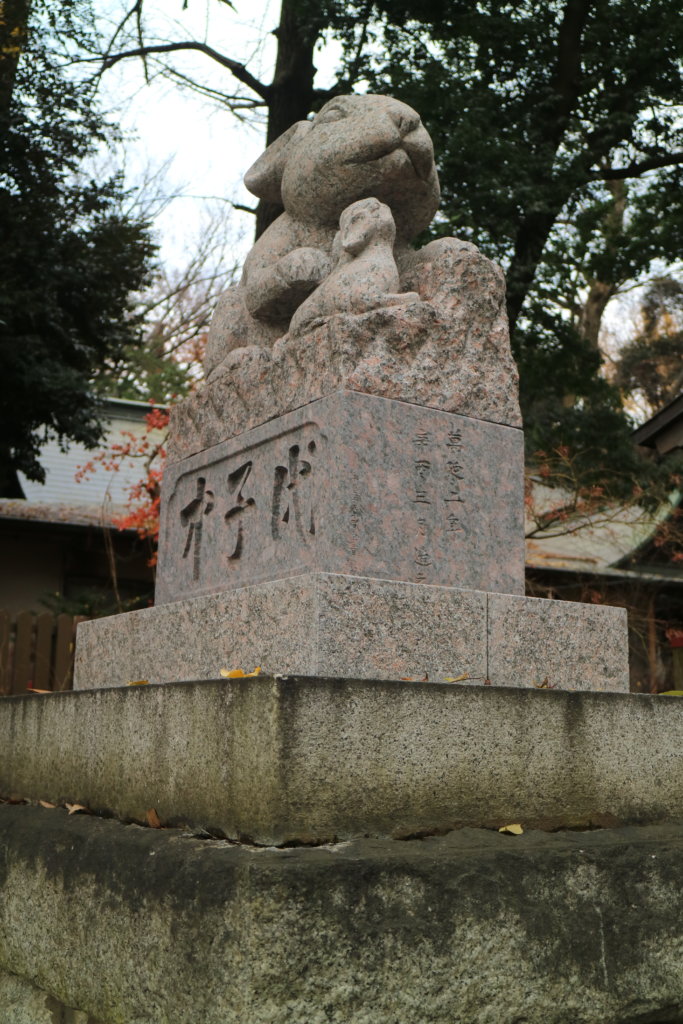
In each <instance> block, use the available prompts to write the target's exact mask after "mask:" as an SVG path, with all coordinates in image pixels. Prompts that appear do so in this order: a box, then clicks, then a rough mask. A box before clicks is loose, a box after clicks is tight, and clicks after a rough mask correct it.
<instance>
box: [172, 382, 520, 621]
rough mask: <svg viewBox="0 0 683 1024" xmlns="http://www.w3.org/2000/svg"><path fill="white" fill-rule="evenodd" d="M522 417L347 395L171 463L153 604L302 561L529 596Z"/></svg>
mask: <svg viewBox="0 0 683 1024" xmlns="http://www.w3.org/2000/svg"><path fill="white" fill-rule="evenodd" d="M522 487H523V439H522V432H521V431H520V430H518V429H516V428H512V427H506V426H501V425H500V424H496V423H488V422H485V421H481V420H475V419H469V418H467V417H463V416H456V415H452V414H449V413H444V412H439V411H437V410H434V409H426V408H422V407H420V406H416V405H409V404H407V403H405V402H397V401H392V400H387V399H381V398H376V397H371V396H368V395H363V394H359V393H357V392H343V393H338V394H335V395H330V396H328V397H327V398H324V399H321V400H320V401H318V402H313V403H311V404H310V405H307V406H305V407H303V408H301V409H298V410H296V411H295V412H292V413H289V414H288V415H286V416H282V417H278V418H277V419H275V420H271V421H270V422H268V423H265V424H262V425H261V426H260V427H257V428H255V429H253V430H250V431H247V432H246V433H244V434H241V435H240V436H239V437H237V438H233V439H231V440H229V441H225V442H223V443H222V444H219V445H216V446H214V447H213V448H210V449H208V450H207V451H204V452H201V453H199V454H198V455H195V456H192V457H191V458H188V459H185V460H183V461H182V462H178V463H175V464H172V465H171V466H170V467H168V469H167V471H166V474H165V477H164V485H163V496H162V520H161V531H160V539H159V565H158V573H157V591H156V601H157V603H158V604H159V603H164V602H167V601H173V600H179V599H181V598H187V597H191V596H195V595H200V594H210V593H218V592H220V591H225V590H230V589H233V588H238V587H245V586H248V585H251V584H254V583H259V582H262V581H267V580H273V579H280V578H283V577H287V576H294V575H299V574H302V573H306V572H327V573H348V574H350V575H355V576H370V577H373V578H378V579H388V580H402V581H405V582H409V583H424V584H437V585H441V586H448V587H457V588H459V589H471V590H483V591H495V592H502V593H522V592H523V588H524V540H523V492H522Z"/></svg>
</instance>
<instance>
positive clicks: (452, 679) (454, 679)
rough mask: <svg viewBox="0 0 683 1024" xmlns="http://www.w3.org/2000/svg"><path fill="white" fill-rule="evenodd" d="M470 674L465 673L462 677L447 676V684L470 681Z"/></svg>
mask: <svg viewBox="0 0 683 1024" xmlns="http://www.w3.org/2000/svg"><path fill="white" fill-rule="evenodd" d="M469 678H470V674H469V672H463V674H462V675H461V676H446V682H447V683H461V682H462V681H463V679H469Z"/></svg>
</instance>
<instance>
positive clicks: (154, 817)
mask: <svg viewBox="0 0 683 1024" xmlns="http://www.w3.org/2000/svg"><path fill="white" fill-rule="evenodd" d="M145 821H146V822H147V824H148V825H149V827H150V828H161V818H160V817H159V815H158V814H157V812H156V811H155V810H154V808H153V807H150V809H149V810H148V811H147V814H146V815H145Z"/></svg>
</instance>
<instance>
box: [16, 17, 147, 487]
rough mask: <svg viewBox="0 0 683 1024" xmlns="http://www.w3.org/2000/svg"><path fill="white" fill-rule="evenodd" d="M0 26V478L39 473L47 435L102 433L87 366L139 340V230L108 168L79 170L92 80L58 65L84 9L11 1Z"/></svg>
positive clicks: (83, 23) (92, 133) (90, 115)
mask: <svg viewBox="0 0 683 1024" xmlns="http://www.w3.org/2000/svg"><path fill="white" fill-rule="evenodd" d="M3 15H4V20H3V21H2V23H1V24H0V236H1V237H2V247H0V380H1V381H2V403H1V404H0V438H1V443H0V477H2V478H4V481H7V480H8V479H10V478H11V477H12V475H13V473H14V472H15V471H16V470H21V471H23V472H24V473H25V474H26V475H27V476H28V477H29V478H31V479H36V480H40V479H43V477H44V472H43V470H42V468H41V466H40V464H39V462H38V452H39V447H40V444H41V443H42V441H43V440H44V438H45V437H46V436H47V435H48V434H49V435H51V436H54V437H57V438H58V439H59V440H60V442H62V443H64V444H66V443H68V442H69V441H81V442H83V443H84V444H86V445H87V446H89V447H92V446H94V445H95V444H96V443H97V442H98V440H99V439H100V438H101V429H100V422H99V405H98V399H97V397H96V393H95V389H94V387H93V380H94V379H95V378H96V376H97V371H98V368H100V367H102V366H103V365H104V364H105V362H106V361H107V360H110V359H112V358H116V356H117V355H118V354H119V353H120V352H121V351H122V350H123V349H124V348H126V347H127V346H130V345H131V344H136V343H137V342H138V340H139V338H140V329H139V324H138V323H137V321H136V317H135V315H134V312H133V305H132V298H131V297H132V295H133V293H134V292H135V291H136V290H137V289H139V288H140V287H141V286H142V285H143V284H144V283H145V281H146V279H147V276H148V272H149V268H150V265H151V259H152V256H153V253H154V246H153V244H152V242H151V239H150V234H149V227H148V225H147V224H146V223H143V222H141V221H139V220H136V219H135V217H133V216H131V215H130V214H128V213H127V212H126V210H125V191H124V188H123V185H122V181H121V179H120V177H119V176H117V175H111V176H108V177H107V178H106V179H102V178H99V177H97V178H96V177H95V176H94V174H93V173H89V172H88V159H89V158H92V157H93V156H94V155H95V154H96V153H97V152H98V150H99V149H100V148H101V147H103V146H105V145H106V143H107V140H108V139H111V137H112V132H113V129H112V127H111V126H110V125H109V124H108V123H107V122H106V120H105V118H104V117H103V116H102V114H101V113H100V112H99V110H98V107H97V103H96V98H95V95H94V92H93V89H92V87H91V86H90V85H88V83H87V82H84V81H78V80H77V79H76V78H75V77H73V76H70V75H69V74H68V73H67V70H66V69H65V66H64V65H65V61H66V56H67V54H66V53H65V50H68V46H69V45H70V44H73V45H74V46H83V45H85V44H88V45H90V44H91V40H90V39H88V38H87V37H88V34H89V31H90V25H91V24H92V20H93V19H92V12H89V10H88V4H84V3H83V2H80V0H79V2H76V0H66V2H62V3H59V4H52V3H49V0H43V2H41V0H34V2H33V4H32V5H31V6H30V8H29V4H28V3H27V2H25V0H8V2H7V3H6V4H5V5H4V7H3Z"/></svg>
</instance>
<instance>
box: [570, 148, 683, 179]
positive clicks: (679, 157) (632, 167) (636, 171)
mask: <svg viewBox="0 0 683 1024" xmlns="http://www.w3.org/2000/svg"><path fill="white" fill-rule="evenodd" d="M677 164H683V153H667V154H666V155H665V156H659V157H650V159H649V160H640V161H637V160H635V161H634V162H633V163H630V164H628V165H627V166H626V167H609V168H605V169H604V170H600V171H593V172H592V173H591V174H590V178H591V179H592V180H593V181H610V180H617V179H619V180H623V179H624V178H637V177H639V176H640V175H641V174H645V172H646V171H656V170H657V169H658V168H660V167H675V166H676V165H677Z"/></svg>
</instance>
